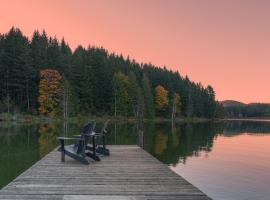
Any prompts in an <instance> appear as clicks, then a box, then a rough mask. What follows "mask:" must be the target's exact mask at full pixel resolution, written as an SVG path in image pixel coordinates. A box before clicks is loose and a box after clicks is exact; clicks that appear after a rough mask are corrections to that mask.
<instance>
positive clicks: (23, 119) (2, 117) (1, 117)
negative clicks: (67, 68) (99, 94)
mask: <svg viewBox="0 0 270 200" xmlns="http://www.w3.org/2000/svg"><path fill="white" fill-rule="evenodd" d="M89 119H91V120H95V121H97V122H102V121H104V120H107V119H110V121H111V122H123V123H127V122H137V121H140V120H141V119H138V118H134V117H124V116H119V117H114V116H107V115H104V116H102V117H98V116H93V115H92V116H91V115H85V116H81V115H79V116H76V117H69V118H67V119H64V118H62V117H44V116H39V115H30V114H17V115H15V116H14V115H8V114H6V113H0V123H1V122H10V123H12V122H14V123H27V122H28V123H44V122H45V123H50V122H70V123H77V122H83V121H87V120H89ZM171 121H172V120H171V119H170V118H160V117H155V118H153V119H146V118H144V119H143V122H171ZM210 121H213V122H215V121H220V119H207V118H187V117H179V118H176V119H175V122H176V123H199V122H210Z"/></svg>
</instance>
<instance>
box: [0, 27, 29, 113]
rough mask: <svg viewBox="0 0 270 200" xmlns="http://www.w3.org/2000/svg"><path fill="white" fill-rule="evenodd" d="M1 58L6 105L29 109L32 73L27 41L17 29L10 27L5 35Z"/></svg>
mask: <svg viewBox="0 0 270 200" xmlns="http://www.w3.org/2000/svg"><path fill="white" fill-rule="evenodd" d="M1 60H2V65H3V68H2V70H3V72H4V73H3V88H4V92H3V93H4V96H5V97H6V98H7V101H8V102H7V105H8V107H9V106H10V105H11V104H13V105H16V108H17V109H19V110H28V111H29V110H30V109H31V107H32V104H31V102H32V99H33V98H32V93H30V91H31V87H32V85H33V75H34V73H33V68H32V58H31V56H30V46H29V41H28V39H27V38H26V37H25V36H23V35H22V33H21V31H20V30H19V29H16V28H12V29H11V30H10V31H9V33H8V34H7V35H6V36H5V39H4V41H3V52H2V59H1ZM11 102H12V103H11ZM14 109H15V107H13V110H14ZM8 110H10V108H8Z"/></svg>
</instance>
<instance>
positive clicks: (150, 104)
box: [142, 74, 155, 119]
mask: <svg viewBox="0 0 270 200" xmlns="http://www.w3.org/2000/svg"><path fill="white" fill-rule="evenodd" d="M142 90H143V97H144V109H143V110H144V117H145V118H148V119H151V118H154V117H155V109H154V99H153V94H152V91H151V87H150V83H149V79H148V77H147V75H146V74H144V75H143V80H142Z"/></svg>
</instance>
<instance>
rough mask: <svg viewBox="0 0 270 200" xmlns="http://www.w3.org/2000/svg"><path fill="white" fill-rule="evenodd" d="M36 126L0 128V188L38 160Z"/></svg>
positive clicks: (10, 125) (14, 125)
mask: <svg viewBox="0 0 270 200" xmlns="http://www.w3.org/2000/svg"><path fill="white" fill-rule="evenodd" d="M36 133H37V126H29V125H16V124H9V125H2V124H1V126H0V163H1V164H0V177H1V178H0V188H1V187H3V186H4V185H6V184H7V183H8V182H10V181H11V180H13V179H14V178H15V177H16V176H18V174H20V173H22V172H23V171H25V170H26V169H27V168H29V166H31V165H33V164H34V163H35V162H36V161H37V160H38V159H39V153H38V144H37V134H36Z"/></svg>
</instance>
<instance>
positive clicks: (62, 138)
mask: <svg viewBox="0 0 270 200" xmlns="http://www.w3.org/2000/svg"><path fill="white" fill-rule="evenodd" d="M57 139H58V140H84V139H81V138H77V137H74V138H68V137H57Z"/></svg>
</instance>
